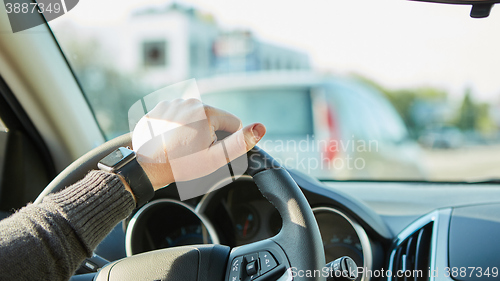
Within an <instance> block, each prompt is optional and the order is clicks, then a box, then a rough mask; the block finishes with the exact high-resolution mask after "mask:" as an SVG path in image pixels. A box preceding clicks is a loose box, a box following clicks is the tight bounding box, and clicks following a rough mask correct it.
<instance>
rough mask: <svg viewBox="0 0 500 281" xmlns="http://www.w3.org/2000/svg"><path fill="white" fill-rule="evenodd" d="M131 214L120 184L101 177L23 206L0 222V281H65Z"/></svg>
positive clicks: (131, 205) (91, 175) (110, 177)
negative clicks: (37, 202) (39, 201)
mask: <svg viewBox="0 0 500 281" xmlns="http://www.w3.org/2000/svg"><path fill="white" fill-rule="evenodd" d="M134 208H135V202H134V199H133V197H132V195H131V194H130V192H128V191H127V190H126V189H125V187H124V186H123V184H122V182H121V181H120V179H119V178H118V177H117V176H116V175H113V174H110V173H106V172H103V171H92V172H90V173H89V174H88V175H87V176H86V177H85V178H84V179H83V180H81V181H79V182H77V183H76V184H74V185H72V186H70V187H67V188H66V189H64V190H62V191H60V192H58V193H55V194H51V195H49V196H47V197H46V198H45V199H44V200H43V202H42V203H40V204H29V205H28V206H26V207H24V208H22V209H21V210H19V211H17V212H16V213H15V214H13V215H12V216H10V217H9V218H6V219H4V220H2V221H0V280H51V281H55V280H68V279H69V278H70V277H71V276H72V274H73V272H74V271H75V270H76V269H77V268H78V266H79V265H80V263H81V262H82V261H83V260H84V259H85V257H89V256H90V255H91V254H92V252H93V250H94V248H95V247H96V246H97V245H98V244H99V242H100V241H101V240H102V239H104V237H106V235H107V234H108V233H109V232H110V231H111V230H112V229H113V227H114V226H115V225H116V224H118V223H119V222H120V221H121V220H123V219H124V218H126V217H127V216H128V215H129V214H130V213H131V212H132V210H133V209H134Z"/></svg>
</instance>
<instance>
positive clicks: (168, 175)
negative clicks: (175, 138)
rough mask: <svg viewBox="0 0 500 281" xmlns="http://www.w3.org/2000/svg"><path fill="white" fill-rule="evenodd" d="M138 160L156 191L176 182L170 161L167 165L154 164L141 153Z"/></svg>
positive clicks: (137, 155)
mask: <svg viewBox="0 0 500 281" xmlns="http://www.w3.org/2000/svg"><path fill="white" fill-rule="evenodd" d="M136 159H137V162H138V163H139V165H140V166H141V167H142V169H143V170H144V172H145V173H146V175H147V176H148V178H149V181H150V182H151V185H153V188H154V190H155V191H156V190H158V189H160V188H163V187H165V186H167V185H169V184H171V183H173V182H174V181H175V180H174V176H173V174H172V169H171V168H170V164H169V162H168V161H167V162H166V163H161V162H154V161H151V159H150V158H148V157H146V156H143V155H141V154H139V153H137V154H136Z"/></svg>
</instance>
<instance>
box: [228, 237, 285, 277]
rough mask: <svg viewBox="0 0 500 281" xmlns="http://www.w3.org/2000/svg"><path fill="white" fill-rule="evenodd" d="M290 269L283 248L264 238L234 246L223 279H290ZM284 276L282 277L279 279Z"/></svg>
mask: <svg viewBox="0 0 500 281" xmlns="http://www.w3.org/2000/svg"><path fill="white" fill-rule="evenodd" d="M289 269H290V264H289V262H288V258H287V256H286V254H285V252H284V251H283V249H282V248H281V247H280V246H279V245H278V244H277V243H276V242H274V241H273V240H271V239H266V240H262V241H259V242H255V243H252V244H248V245H244V246H240V247H237V248H234V249H233V250H232V251H231V254H230V256H229V260H228V264H227V269H226V278H225V279H224V280H225V281H240V280H241V281H251V280H256V281H264V280H265V281H271V280H273V281H274V280H291V279H289V278H287V275H289V272H287V271H288V270H289ZM281 278H284V279H281Z"/></svg>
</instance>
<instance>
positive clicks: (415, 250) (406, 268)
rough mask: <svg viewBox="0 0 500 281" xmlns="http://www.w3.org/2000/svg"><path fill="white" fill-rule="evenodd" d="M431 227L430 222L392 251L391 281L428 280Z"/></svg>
mask: <svg viewBox="0 0 500 281" xmlns="http://www.w3.org/2000/svg"><path fill="white" fill-rule="evenodd" d="M432 225H433V223H432V222H431V223H428V224H427V225H425V226H424V227H422V228H420V229H419V230H417V231H415V232H414V233H413V234H412V235H410V236H408V237H407V238H406V239H405V240H403V241H402V242H401V243H399V245H398V246H397V247H396V248H395V249H394V251H393V253H394V254H393V256H392V261H391V264H392V267H391V270H392V277H393V278H392V280H393V281H427V280H429V253H430V248H431V237H432Z"/></svg>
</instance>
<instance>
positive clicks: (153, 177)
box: [132, 99, 266, 190]
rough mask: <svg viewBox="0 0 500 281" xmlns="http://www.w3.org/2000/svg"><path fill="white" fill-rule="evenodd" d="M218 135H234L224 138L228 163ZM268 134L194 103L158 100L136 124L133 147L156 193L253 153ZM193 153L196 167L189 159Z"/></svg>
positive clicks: (208, 107)
mask: <svg viewBox="0 0 500 281" xmlns="http://www.w3.org/2000/svg"><path fill="white" fill-rule="evenodd" d="M216 131H226V132H228V133H231V135H230V136H228V137H227V138H226V139H224V146H225V149H226V152H227V155H228V158H229V159H226V158H225V157H224V158H222V157H220V155H221V154H220V153H221V151H222V150H221V149H222V143H221V142H220V141H218V140H217V137H216V135H215V132H216ZM265 133H266V128H265V127H264V125H262V124H260V123H255V124H252V125H249V126H246V127H244V128H242V125H241V120H240V119H239V118H238V117H236V116H234V115H232V114H230V113H228V112H226V111H223V110H220V109H217V108H214V107H211V106H208V105H204V104H203V103H201V101H199V100H196V99H188V100H182V99H176V100H173V101H170V102H167V101H164V102H160V103H159V104H158V105H157V106H156V107H155V108H154V109H153V110H151V112H149V113H148V114H147V115H145V116H144V117H143V118H142V119H141V120H140V121H139V122H138V123H137V126H136V127H135V129H134V132H133V136H132V146H133V148H134V150H135V151H136V153H137V159H138V161H139V163H140V164H141V166H142V167H143V169H144V171H145V172H146V174H147V175H148V177H149V179H150V181H151V183H152V184H153V187H154V188H155V190H156V189H159V188H161V187H164V186H165V185H168V184H170V183H172V182H174V181H187V180H192V179H196V178H199V177H202V176H206V175H208V174H210V173H212V172H214V171H216V170H217V169H218V168H220V167H222V166H224V165H226V164H227V163H228V162H229V161H232V160H234V159H235V158H237V157H239V156H241V155H243V154H244V153H246V152H247V151H249V150H250V149H252V148H253V147H254V146H255V145H256V144H257V142H259V140H260V139H262V137H263V136H264V134H265ZM189 155H194V156H195V157H196V159H197V161H196V163H193V161H186V157H185V156H189ZM191 159H192V158H191Z"/></svg>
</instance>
